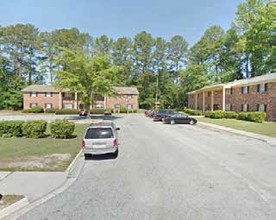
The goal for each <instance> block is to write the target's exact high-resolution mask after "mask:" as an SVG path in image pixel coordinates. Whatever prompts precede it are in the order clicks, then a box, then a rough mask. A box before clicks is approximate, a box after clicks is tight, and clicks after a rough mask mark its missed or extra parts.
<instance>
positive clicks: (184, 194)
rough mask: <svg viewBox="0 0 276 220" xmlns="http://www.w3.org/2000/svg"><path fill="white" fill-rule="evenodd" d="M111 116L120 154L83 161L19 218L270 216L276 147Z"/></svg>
mask: <svg viewBox="0 0 276 220" xmlns="http://www.w3.org/2000/svg"><path fill="white" fill-rule="evenodd" d="M116 122H117V124H118V125H119V126H120V127H121V131H120V134H121V145H120V155H119V157H118V158H117V159H112V158H109V157H96V158H95V159H93V160H88V161H85V164H84V168H83V170H82V172H81V174H80V176H79V178H78V180H77V181H75V182H74V183H73V184H72V185H71V186H70V187H69V188H68V189H67V190H65V191H64V192H62V193H60V194H59V195H57V196H56V197H54V198H52V199H50V200H48V201H47V202H46V203H44V204H42V205H40V206H38V207H36V208H34V209H32V210H31V211H30V212H28V213H26V214H25V215H24V216H22V217H21V218H20V219H30V220H33V219H36V220H37V219H43V220H46V219H59V220H62V219H66V220H68V219H158V220H159V219H189V220H190V219H195V220H198V219H210V220H215V219H219V220H221V219H224V220H225V219H235V220H236V219H246V220H248V219H250V220H251V219H256V220H260V219H271V220H272V219H273V220H274V219H276V160H275V158H276V148H275V147H272V146H270V145H268V144H267V143H264V142H262V141H259V140H255V139H251V138H247V137H244V136H239V135H234V134H231V133H227V132H222V131H218V130H210V129H206V128H202V127H200V126H190V125H163V124H162V123H154V122H152V121H151V120H149V119H147V118H144V117H143V116H142V115H127V116H124V117H122V118H118V119H116ZM38 184H39V183H38Z"/></svg>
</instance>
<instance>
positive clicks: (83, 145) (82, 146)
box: [81, 140, 85, 149]
mask: <svg viewBox="0 0 276 220" xmlns="http://www.w3.org/2000/svg"><path fill="white" fill-rule="evenodd" d="M84 147H85V141H84V140H83V141H82V143H81V148H82V149H84Z"/></svg>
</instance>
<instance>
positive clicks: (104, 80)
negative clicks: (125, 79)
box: [55, 49, 120, 115]
mask: <svg viewBox="0 0 276 220" xmlns="http://www.w3.org/2000/svg"><path fill="white" fill-rule="evenodd" d="M58 62H59V64H65V65H66V70H60V71H58V72H57V81H56V83H55V84H56V86H58V87H61V88H69V89H71V90H73V91H79V92H81V94H82V101H83V103H84V105H85V108H86V110H87V112H88V115H89V114H90V106H91V104H93V97H94V96H95V95H96V94H97V95H103V96H104V95H112V86H114V85H117V83H118V82H119V81H120V79H119V78H118V74H117V73H118V72H119V71H120V67H118V66H112V65H111V64H110V61H109V59H108V57H107V56H95V57H89V56H87V54H86V53H84V51H81V50H77V51H71V50H67V49H64V50H63V52H62V54H61V55H60V56H59V57H58Z"/></svg>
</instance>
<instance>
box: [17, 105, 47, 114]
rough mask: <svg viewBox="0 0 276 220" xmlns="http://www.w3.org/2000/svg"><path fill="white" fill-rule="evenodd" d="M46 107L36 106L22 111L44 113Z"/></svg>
mask: <svg viewBox="0 0 276 220" xmlns="http://www.w3.org/2000/svg"><path fill="white" fill-rule="evenodd" d="M43 112H44V109H43V108H42V107H41V106H34V107H32V108H28V109H24V110H22V113H43Z"/></svg>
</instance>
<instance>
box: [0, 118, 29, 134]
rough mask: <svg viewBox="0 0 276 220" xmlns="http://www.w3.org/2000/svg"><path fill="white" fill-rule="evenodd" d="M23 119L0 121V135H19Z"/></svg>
mask: <svg viewBox="0 0 276 220" xmlns="http://www.w3.org/2000/svg"><path fill="white" fill-rule="evenodd" d="M23 123H24V121H0V136H5V137H12V136H15V137H21V136H22V124H23Z"/></svg>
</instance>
